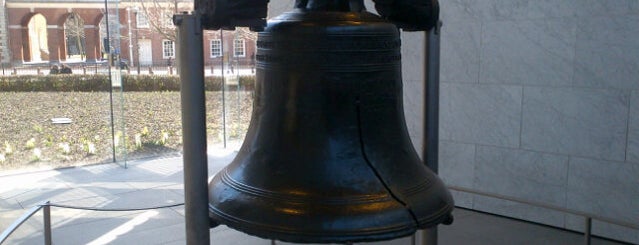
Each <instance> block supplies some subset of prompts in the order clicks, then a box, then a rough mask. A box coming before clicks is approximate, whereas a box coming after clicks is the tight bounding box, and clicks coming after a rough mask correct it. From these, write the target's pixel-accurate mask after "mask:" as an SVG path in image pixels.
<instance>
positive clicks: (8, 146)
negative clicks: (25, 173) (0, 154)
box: [4, 141, 13, 155]
mask: <svg viewBox="0 0 639 245" xmlns="http://www.w3.org/2000/svg"><path fill="white" fill-rule="evenodd" d="M4 153H6V154H7V155H10V154H11V153H13V147H11V144H9V142H6V141H5V142H4Z"/></svg>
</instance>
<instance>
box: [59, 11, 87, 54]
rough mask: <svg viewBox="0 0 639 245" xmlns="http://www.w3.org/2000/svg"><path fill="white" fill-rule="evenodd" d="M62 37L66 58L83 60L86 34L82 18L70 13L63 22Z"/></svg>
mask: <svg viewBox="0 0 639 245" xmlns="http://www.w3.org/2000/svg"><path fill="white" fill-rule="evenodd" d="M64 39H65V42H66V50H67V60H77V61H84V60H85V59H86V41H85V40H86V35H85V33H84V20H82V18H81V17H80V16H79V15H78V14H76V13H71V14H70V15H69V17H67V20H66V21H65V22H64Z"/></svg>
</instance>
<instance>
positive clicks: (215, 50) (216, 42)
mask: <svg viewBox="0 0 639 245" xmlns="http://www.w3.org/2000/svg"><path fill="white" fill-rule="evenodd" d="M220 56H222V40H220V39H211V58H215V57H220Z"/></svg>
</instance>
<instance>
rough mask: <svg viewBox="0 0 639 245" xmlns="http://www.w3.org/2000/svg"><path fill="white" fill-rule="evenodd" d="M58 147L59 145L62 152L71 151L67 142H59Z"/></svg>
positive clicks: (67, 152)
mask: <svg viewBox="0 0 639 245" xmlns="http://www.w3.org/2000/svg"><path fill="white" fill-rule="evenodd" d="M58 147H60V149H61V150H62V153H63V154H69V153H70V152H71V146H69V143H66V142H65V143H60V144H58Z"/></svg>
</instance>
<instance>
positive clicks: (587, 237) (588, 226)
mask: <svg viewBox="0 0 639 245" xmlns="http://www.w3.org/2000/svg"><path fill="white" fill-rule="evenodd" d="M591 231H592V218H590V217H586V224H585V227H584V244H586V245H590V235H591Z"/></svg>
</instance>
